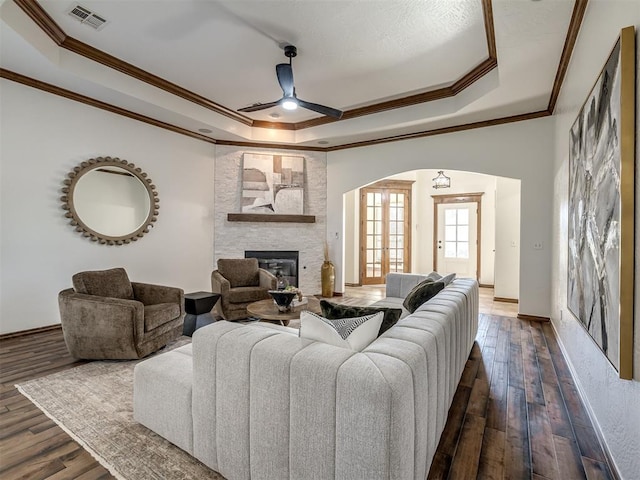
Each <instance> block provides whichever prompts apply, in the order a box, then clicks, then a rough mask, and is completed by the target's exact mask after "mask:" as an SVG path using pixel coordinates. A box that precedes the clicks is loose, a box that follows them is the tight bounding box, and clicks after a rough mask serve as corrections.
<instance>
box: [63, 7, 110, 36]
mask: <svg viewBox="0 0 640 480" xmlns="http://www.w3.org/2000/svg"><path fill="white" fill-rule="evenodd" d="M69 15H71V16H72V17H73V18H75V19H76V20H78V21H79V22H82V23H84V24H85V25H89V26H90V27H93V28H95V29H96V30H102V27H104V26H105V25H106V23H107V21H106V20H105V19H104V18H102V17H101V16H100V15H97V14H96V13H94V12H92V11H91V10H89V9H88V8H85V7H82V6H80V5H76V6H74V7H73V8H72V9H71V10H69Z"/></svg>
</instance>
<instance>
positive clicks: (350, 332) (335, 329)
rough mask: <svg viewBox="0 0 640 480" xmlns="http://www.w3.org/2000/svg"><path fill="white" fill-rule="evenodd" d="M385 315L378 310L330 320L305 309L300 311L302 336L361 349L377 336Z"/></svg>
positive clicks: (339, 345)
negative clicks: (372, 312) (368, 313)
mask: <svg viewBox="0 0 640 480" xmlns="http://www.w3.org/2000/svg"><path fill="white" fill-rule="evenodd" d="M383 317H384V313H383V312H377V313H374V314H372V315H365V316H363V317H353V318H340V319H337V320H329V319H327V318H324V317H322V316H320V315H318V314H316V313H313V312H309V311H307V310H304V311H302V312H301V313H300V337H301V338H308V339H310V340H316V341H319V342H324V343H329V344H331V345H336V346H338V347H344V348H351V349H352V350H357V351H360V350H362V349H363V348H365V347H366V346H367V345H369V344H370V343H371V342H373V341H374V340H375V339H376V338H377V336H378V330H380V325H381V324H382V319H383Z"/></svg>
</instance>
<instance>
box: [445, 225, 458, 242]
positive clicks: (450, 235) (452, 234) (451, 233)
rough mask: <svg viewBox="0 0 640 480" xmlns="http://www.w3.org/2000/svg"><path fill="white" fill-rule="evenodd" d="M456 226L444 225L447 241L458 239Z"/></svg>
mask: <svg viewBox="0 0 640 480" xmlns="http://www.w3.org/2000/svg"><path fill="white" fill-rule="evenodd" d="M456 238H457V237H456V227H455V226H446V227H444V240H445V242H455V241H456Z"/></svg>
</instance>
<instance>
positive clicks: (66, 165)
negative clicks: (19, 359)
mask: <svg viewBox="0 0 640 480" xmlns="http://www.w3.org/2000/svg"><path fill="white" fill-rule="evenodd" d="M1 87H2V99H1V101H2V104H1V124H2V142H1V144H0V153H1V158H0V169H1V171H2V176H1V178H0V182H1V183H0V187H1V188H0V225H2V230H1V232H0V272H1V273H0V295H1V297H0V333H8V332H13V331H20V330H26V329H30V328H35V327H41V326H46V325H52V324H56V323H59V313H58V303H57V295H58V292H59V291H60V290H62V289H64V288H67V287H70V286H71V276H72V275H73V274H74V273H76V272H78V271H82V270H89V269H103V268H110V267H115V266H123V267H125V268H126V269H127V271H128V273H129V276H130V278H131V279H132V280H136V281H142V282H151V283H159V284H165V285H174V286H178V287H182V288H184V289H185V291H187V292H188V291H196V290H209V288H210V279H209V277H210V274H211V268H212V259H213V201H214V197H213V146H212V145H209V144H207V143H204V142H202V141H198V140H193V139H189V138H187V137H184V136H182V135H178V134H175V133H171V132H168V131H166V130H162V129H159V128H156V127H152V126H150V125H146V124H143V123H140V122H137V121H134V120H130V119H127V118H125V117H121V116H118V115H114V114H111V113H108V112H105V111H102V110H98V109H95V108H92V107H89V106H86V105H82V104H80V103H76V102H72V101H69V100H66V99H63V98H61V97H58V96H55V95H51V94H47V93H44V92H41V91H38V90H35V89H31V88H29V87H25V86H22V85H19V84H16V83H13V82H9V81H7V80H2V83H1ZM107 155H109V156H113V157H115V156H117V157H120V158H124V159H127V160H129V161H131V162H133V163H135V164H136V166H138V167H140V168H142V170H143V171H145V172H147V173H148V175H149V177H150V178H151V179H152V180H153V182H154V184H155V185H156V186H157V190H158V196H159V198H160V214H159V216H158V221H157V222H156V223H155V227H154V228H153V229H151V232H150V233H149V234H147V235H145V236H144V237H143V238H142V239H140V240H139V241H138V242H135V243H132V244H130V245H124V246H111V247H109V246H105V245H98V244H96V243H92V242H90V241H88V240H86V239H85V238H83V237H82V236H81V235H79V234H78V233H76V232H75V231H74V230H73V229H72V227H71V226H70V225H68V221H67V219H65V218H64V212H63V210H62V209H61V202H60V196H61V192H60V189H61V187H62V181H63V179H64V178H65V176H66V175H67V173H68V172H69V171H71V170H72V169H73V168H74V167H75V166H77V165H78V164H79V163H80V162H81V161H84V160H87V159H89V158H92V157H96V156H107Z"/></svg>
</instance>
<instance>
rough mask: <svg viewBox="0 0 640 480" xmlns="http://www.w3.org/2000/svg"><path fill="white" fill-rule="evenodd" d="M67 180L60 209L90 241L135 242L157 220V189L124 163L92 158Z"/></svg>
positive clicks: (136, 169)
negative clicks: (64, 211)
mask: <svg viewBox="0 0 640 480" xmlns="http://www.w3.org/2000/svg"><path fill="white" fill-rule="evenodd" d="M67 177H68V178H67V179H66V180H65V181H64V184H65V186H64V187H63V188H62V192H63V193H64V195H63V196H62V197H61V198H60V200H62V208H63V209H64V210H66V211H67V213H66V214H65V216H66V217H67V218H68V219H69V222H70V223H71V225H72V226H73V227H75V230H76V232H78V233H80V234H82V236H84V237H86V238H89V239H90V240H91V241H94V242H98V243H101V244H107V245H123V244H127V243H130V242H132V241H134V242H135V241H136V240H138V239H139V238H141V237H142V236H143V235H144V234H145V233H148V232H149V228H150V227H152V226H153V223H154V222H155V221H156V220H157V215H158V209H159V208H160V205H159V201H160V200H159V199H158V194H157V192H156V191H155V188H156V186H155V185H154V184H153V183H152V182H151V179H150V178H148V177H147V174H146V173H144V172H143V171H142V170H141V169H140V168H137V167H136V166H135V165H134V164H133V163H130V162H128V161H127V160H121V159H119V158H111V157H98V158H92V159H90V160H87V161H86V162H82V163H81V164H80V165H79V166H77V167H75V168H74V169H73V171H71V172H69V174H68V175H67Z"/></svg>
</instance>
